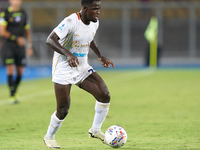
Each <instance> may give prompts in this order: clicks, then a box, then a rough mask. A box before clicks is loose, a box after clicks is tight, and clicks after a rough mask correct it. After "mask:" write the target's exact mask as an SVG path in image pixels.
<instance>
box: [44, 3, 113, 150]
mask: <svg viewBox="0 0 200 150" xmlns="http://www.w3.org/2000/svg"><path fill="white" fill-rule="evenodd" d="M81 5H82V8H81V11H80V12H77V13H73V14H71V15H70V16H68V17H66V18H65V19H64V20H63V21H62V22H61V23H60V24H59V25H58V26H57V27H56V28H55V29H54V30H53V31H52V32H51V33H50V35H49V36H48V38H47V40H46V43H47V45H49V46H50V47H51V48H52V49H53V50H54V51H55V52H54V57H53V66H52V75H53V77H52V81H53V82H54V88H55V95H56V100H57V110H56V111H55V112H54V113H53V114H52V116H51V120H50V124H49V127H48V130H47V133H46V135H45V137H44V143H45V144H46V146H47V147H49V148H60V146H59V145H58V143H57V142H56V140H55V134H56V132H57V131H58V130H59V128H60V127H61V124H62V123H63V121H64V119H65V117H66V115H67V114H68V110H69V108H70V101H71V100H70V89H71V86H72V84H75V85H77V86H79V87H80V88H81V89H83V90H85V91H87V92H89V93H90V94H92V95H93V96H94V98H95V99H96V105H95V115H94V121H93V124H92V127H91V128H90V129H89V131H88V133H89V136H90V137H93V138H98V139H100V140H102V141H103V143H105V140H104V139H105V135H104V133H103V132H102V131H101V126H102V123H103V122H104V120H105V118H106V115H107V113H108V110H109V105H110V93H109V91H108V88H107V86H106V84H105V83H104V81H103V80H102V78H101V77H100V76H99V75H98V74H97V73H96V72H95V70H94V69H93V68H92V67H91V66H90V65H89V64H88V56H87V55H88V52H89V48H91V49H92V50H93V51H94V52H95V54H96V55H97V57H98V59H99V60H100V61H101V62H102V65H103V66H104V67H110V65H112V67H113V68H114V64H113V62H112V61H110V60H108V59H107V58H105V57H104V56H103V55H102V54H101V52H100V51H99V49H98V47H97V46H96V44H95V42H94V36H95V33H96V30H97V28H98V26H99V14H100V8H101V2H100V0H81ZM80 113H81V112H80Z"/></svg>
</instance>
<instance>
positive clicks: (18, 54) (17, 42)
mask: <svg viewBox="0 0 200 150" xmlns="http://www.w3.org/2000/svg"><path fill="white" fill-rule="evenodd" d="M9 2H10V6H9V7H8V8H7V9H6V10H5V11H3V12H1V14H0V36H2V37H3V41H4V43H3V48H2V50H3V54H2V55H3V64H4V65H5V66H6V73H7V76H8V86H9V89H10V96H11V104H16V103H18V102H19V101H18V100H17V97H16V91H17V87H18V85H19V83H20V81H21V78H22V74H23V70H24V66H25V64H26V53H25V40H24V34H25V35H26V39H27V42H28V44H27V45H28V48H27V55H28V56H30V55H32V53H33V50H32V44H31V32H30V25H29V24H28V21H27V20H28V19H27V15H26V13H25V12H24V10H22V9H21V8H20V6H21V3H22V0H9ZM15 66H16V72H17V75H16V79H14V78H13V76H14V72H15Z"/></svg>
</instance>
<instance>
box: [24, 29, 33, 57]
mask: <svg viewBox="0 0 200 150" xmlns="http://www.w3.org/2000/svg"><path fill="white" fill-rule="evenodd" d="M25 34H26V40H27V51H26V52H27V55H28V56H31V55H32V54H33V48H32V40H31V31H30V28H29V27H27V28H26V27H25Z"/></svg>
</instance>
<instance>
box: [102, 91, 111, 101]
mask: <svg viewBox="0 0 200 150" xmlns="http://www.w3.org/2000/svg"><path fill="white" fill-rule="evenodd" d="M100 99H101V102H103V103H109V102H110V92H109V91H104V92H103V93H102V94H101V98H100Z"/></svg>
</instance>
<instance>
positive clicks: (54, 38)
mask: <svg viewBox="0 0 200 150" xmlns="http://www.w3.org/2000/svg"><path fill="white" fill-rule="evenodd" d="M59 39H60V38H59V37H58V35H57V34H56V33H55V32H54V31H52V32H51V34H50V35H49V36H48V38H47V40H46V44H47V45H48V46H49V47H51V48H52V49H53V50H54V51H56V52H58V53H59V54H61V55H65V56H66V58H67V61H68V63H69V65H70V66H71V67H77V65H79V61H78V58H77V57H76V56H75V55H73V54H72V53H71V52H70V51H68V50H67V49H65V48H64V47H63V46H62V45H61V44H60V43H59V42H58V41H59Z"/></svg>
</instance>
